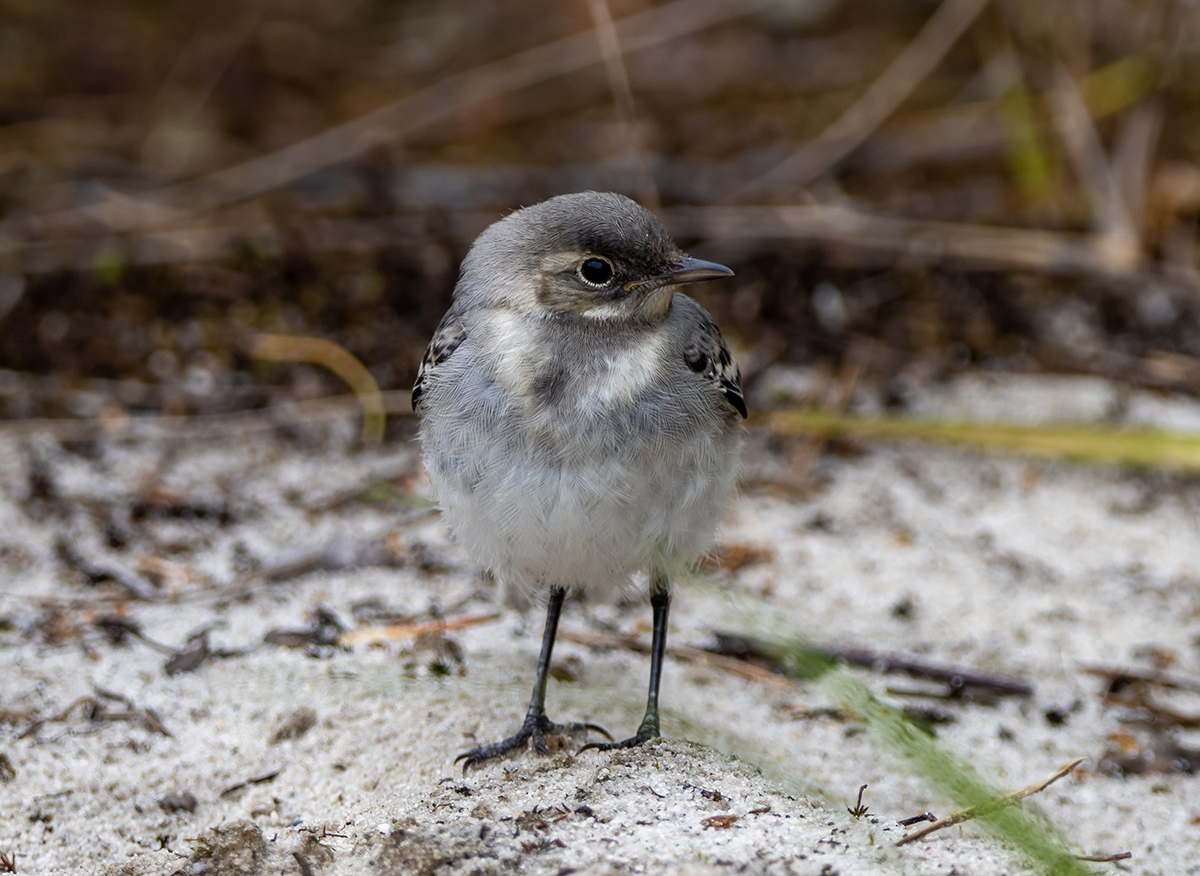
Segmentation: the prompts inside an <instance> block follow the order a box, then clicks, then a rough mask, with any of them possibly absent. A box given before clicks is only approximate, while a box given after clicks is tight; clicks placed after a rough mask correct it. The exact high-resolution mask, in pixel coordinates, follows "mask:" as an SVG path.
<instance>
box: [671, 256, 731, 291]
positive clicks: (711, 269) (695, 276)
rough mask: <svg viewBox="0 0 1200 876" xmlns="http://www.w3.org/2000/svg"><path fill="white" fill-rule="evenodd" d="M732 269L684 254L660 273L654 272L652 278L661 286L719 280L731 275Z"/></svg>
mask: <svg viewBox="0 0 1200 876" xmlns="http://www.w3.org/2000/svg"><path fill="white" fill-rule="evenodd" d="M732 276H733V271H731V270H729V268H727V267H725V266H724V265H718V264H717V263H716V262H706V261H702V260H700V259H693V258H688V257H687V256H684V257H683V258H682V259H680V260H679V261H678V262H677V263H675V264H673V265H671V267H669V268H667V270H665V271H663V272H662V273H660V274H655V276H654V278H653V279H654V280H656V281H657V282H658V283H659V284H661V285H663V286H678V285H679V284H680V283H698V282H700V281H701V280H719V279H720V278H721V277H732Z"/></svg>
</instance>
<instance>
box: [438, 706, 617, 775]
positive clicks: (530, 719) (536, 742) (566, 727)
mask: <svg viewBox="0 0 1200 876" xmlns="http://www.w3.org/2000/svg"><path fill="white" fill-rule="evenodd" d="M588 730H594V731H595V732H597V733H599V734H600V735H602V736H603V737H604V738H605V739H609V740H611V739H612V735H611V734H610V733H609V732H608V731H607V730H605V729H604V728H603V727H601V726H600V725H598V724H582V723H576V724H555V723H553V722H552V721H551V720H550V719H549V718H547V717H546V716H545V715H539V716H527V717H526V718H525V723H524V724H522V725H521V729H520V730H518V731H517V732H516V733H514V734H513V735H512V736H509V737H508V738H507V739H501V740H500V741H499V742H492V743H489V744H487V745H478V746H476V747H475V748H472V749H471V750H470V751H464V752H463V753H462V754H460V755H459V756H458V757H456V758H454V762H455V763H459V762H460V761H461V762H462V765H463V775H466V774H467V770H469V769H470V768H471V767H473V766H478V765H479V764H481V763H483V762H485V761H488V760H491V759H492V758H496V757H500V756H502V755H505V754H508V753H509V752H510V751H516V750H518V749H520V748H523V747H524V746H525V743H527V742H529V741H531V740H532V742H533V750H534V751H536V752H537V753H538V754H548V753H549V751H550V749H549V748H548V747H547V746H546V737H547V736H560V735H566V734H572V733H583V732H587V731H588Z"/></svg>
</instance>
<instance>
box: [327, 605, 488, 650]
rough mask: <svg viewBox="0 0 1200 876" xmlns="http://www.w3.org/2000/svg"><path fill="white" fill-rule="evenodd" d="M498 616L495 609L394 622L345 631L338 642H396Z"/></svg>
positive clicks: (475, 624)
mask: <svg viewBox="0 0 1200 876" xmlns="http://www.w3.org/2000/svg"><path fill="white" fill-rule="evenodd" d="M498 617H500V613H499V612H495V611H493V612H490V613H488V614H461V615H458V616H456V617H445V618H439V619H437V620H431V621H423V622H421V623H418V624H393V625H392V626H389V627H377V628H375V629H367V630H355V631H354V632H351V633H343V634H342V635H341V636H340V637H339V639H338V642H339V644H342V645H376V644H379V643H381V642H394V641H396V640H398V639H415V638H416V637H417V636H424V635H428V634H429V633H444V632H446V631H448V630H461V629H463V628H464V627H473V626H477V625H479V624H484V623H488V622H489V621H494V620H495V619H496V618H498Z"/></svg>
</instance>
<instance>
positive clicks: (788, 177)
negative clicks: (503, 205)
mask: <svg viewBox="0 0 1200 876" xmlns="http://www.w3.org/2000/svg"><path fill="white" fill-rule="evenodd" d="M985 3H987V0H943V2H942V4H941V5H940V6H938V8H937V11H936V12H934V13H933V15H931V16H930V17H929V20H928V21H927V22H926V23H925V26H924V27H923V28H921V32H920V33H918V34H917V36H916V38H915V39H913V41H912V42H910V43H909V44H908V45H907V46H905V47H904V50H903V51H902V52H901V53H900V54H899V55H898V56H897V57H896V59H895V60H894V61H892V63H891V64H889V65H888V68H887V69H886V70H885V71H884V72H883V75H882V76H880V77H879V78H878V79H876V80H875V82H874V83H873V84H872V85H871V87H870V88H869V89H867V93H866V94H864V95H863V96H862V97H861V98H859V100H858V102H857V103H855V104H854V105H853V106H852V107H850V109H848V110H846V112H845V113H843V114H842V115H841V117H840V118H838V120H837V121H836V122H834V123H833V124H832V125H830V126H829V127H828V128H826V129H825V130H824V131H822V132H821V133H820V134H819V135H818V136H817V137H816V139H814V140H811V141H809V142H808V143H806V144H805V145H804V146H802V147H801V148H800V149H799V150H798V151H797V152H795V153H793V154H792V155H791V156H790V157H789V158H787V159H786V160H785V161H783V162H782V163H781V164H779V165H776V166H775V167H774V168H772V169H771V170H770V171H768V172H767V173H765V174H763V175H762V176H761V177H759V178H758V179H757V180H754V181H753V182H751V183H749V184H748V185H747V186H745V188H743V189H742V190H741V191H740V192H738V193H737V196H738V197H739V199H742V200H744V199H745V198H747V197H749V196H753V195H759V194H762V193H764V192H768V191H771V190H773V189H777V188H780V187H785V186H790V185H797V184H798V185H802V186H803V185H808V184H809V183H811V182H812V181H813V180H815V179H816V178H817V177H819V176H821V175H822V174H823V173H825V172H826V171H828V170H829V169H830V168H832V167H833V166H834V165H835V164H837V163H838V162H839V161H841V160H842V159H843V158H844V157H846V155H847V154H849V153H850V151H851V150H853V149H854V148H855V147H856V146H858V145H859V144H860V143H862V142H863V141H864V140H865V139H867V137H868V136H870V134H871V132H872V131H874V130H875V129H876V128H878V127H879V125H880V124H881V123H882V122H883V120H884V119H886V118H887V117H888V116H889V115H891V114H892V112H893V111H894V110H895V109H896V107H898V106H899V105H900V103H901V101H903V100H904V98H905V97H907V96H908V95H909V93H910V92H911V91H912V90H913V89H914V88H915V87H916V86H917V84H918V83H919V82H920V81H921V80H922V79H924V78H925V77H926V76H928V75H929V73H930V71H931V70H933V68H934V67H936V66H937V64H938V62H939V61H941V59H942V58H943V57H944V56H945V54H946V52H948V51H950V47H951V46H953V45H954V44H955V43H956V42H957V41H958V38H959V37H960V36H962V33H963V31H965V30H966V29H967V27H968V26H969V25H970V24H971V22H972V21H974V20H975V17H976V16H977V15H978V14H979V12H980V10H981V9H983V7H984V4H985Z"/></svg>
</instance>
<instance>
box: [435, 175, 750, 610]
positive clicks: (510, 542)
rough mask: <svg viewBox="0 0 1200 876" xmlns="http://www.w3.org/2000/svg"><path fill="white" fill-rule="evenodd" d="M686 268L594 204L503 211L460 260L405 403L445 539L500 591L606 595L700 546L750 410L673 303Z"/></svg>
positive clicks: (674, 251)
mask: <svg viewBox="0 0 1200 876" xmlns="http://www.w3.org/2000/svg"><path fill="white" fill-rule="evenodd" d="M588 258H601V259H604V260H607V261H608V263H609V264H610V265H611V267H612V273H613V280H612V282H611V283H609V284H608V285H607V286H601V285H598V284H592V283H589V282H588V281H587V279H585V277H583V276H581V275H580V266H581V265H582V264H583V262H584V261H586V260H587V259H588ZM684 258H685V257H684V256H683V254H682V253H681V252H680V251H679V249H678V248H677V247H676V246H675V244H674V243H673V242H672V241H671V239H670V238H669V237H668V236H667V233H666V231H665V229H664V228H663V227H662V224H661V223H660V222H659V221H658V219H657V218H655V216H654V215H653V214H652V213H650V212H649V211H647V210H645V209H643V208H642V207H640V206H638V205H637V204H635V203H634V202H633V201H631V200H629V199H628V198H624V197H622V196H620V195H613V194H598V193H595V192H587V193H583V194H577V195H565V196H562V197H558V198H554V199H552V200H549V201H546V202H544V203H542V204H538V205H536V206H534V207H529V208H526V209H523V210H518V211H517V212H515V213H512V214H511V215H509V216H508V217H506V218H505V219H502V220H500V221H499V222H497V223H495V224H494V225H492V226H491V227H490V228H488V229H487V230H486V231H485V232H484V233H483V234H482V235H480V237H479V239H478V240H477V241H476V242H475V245H474V246H473V247H472V248H471V251H470V252H469V253H468V255H467V257H466V259H465V260H464V261H463V265H462V274H461V278H460V280H459V283H458V286H457V288H456V289H455V293H454V303H453V305H452V307H451V308H450V310H449V312H448V313H447V314H446V316H445V318H444V319H443V320H442V323H441V325H440V326H439V328H438V330H437V332H436V334H435V336H434V339H433V341H432V343H431V344H430V346H429V350H428V352H427V353H426V357H425V361H424V363H423V365H422V369H421V373H420V376H419V377H418V380H417V384H416V386H415V387H414V390H413V398H414V406H415V407H416V409H417V412H418V413H419V414H420V416H421V430H420V435H421V443H422V447H423V450H424V456H425V465H426V469H427V471H428V472H429V476H430V479H431V480H432V482H433V485H434V489H435V491H436V493H437V495H438V498H439V500H440V502H441V506H442V510H443V513H444V516H445V518H446V520H447V522H448V523H449V525H450V528H451V530H452V531H453V532H454V534H455V536H456V537H457V539H458V540H459V542H460V543H461V544H462V545H463V546H464V547H465V548H466V549H467V550H468V551H469V552H470V554H471V555H472V556H473V557H474V558H475V559H476V560H477V561H478V562H480V563H481V564H482V565H484V566H486V567H487V568H489V569H491V570H492V571H494V572H495V573H496V575H497V576H498V577H499V578H500V580H501V581H502V582H504V583H505V584H506V585H507V586H509V587H516V588H519V589H521V590H524V591H526V592H527V593H532V592H534V591H545V589H546V588H548V587H550V586H560V587H564V588H566V589H568V590H570V589H588V590H590V591H594V592H599V593H601V594H606V593H610V592H611V591H612V590H613V589H614V588H618V587H620V586H622V585H624V584H625V583H626V582H628V580H629V578H630V575H631V574H632V573H634V572H636V571H639V570H647V569H649V570H653V571H656V572H658V573H660V577H661V578H663V579H669V578H671V577H674V575H675V574H677V573H678V572H679V571H681V569H682V567H683V566H685V565H686V564H687V563H688V562H690V561H691V560H692V559H694V558H695V557H696V556H697V555H698V554H699V553H701V552H702V551H703V550H704V549H705V548H706V547H707V545H708V544H709V542H710V541H711V539H712V535H713V531H714V528H715V525H716V523H717V520H718V518H719V517H720V515H721V512H722V510H723V509H724V507H725V505H726V502H727V500H728V498H729V496H730V494H731V492H732V491H733V487H734V479H735V476H736V471H737V464H738V455H739V449H740V445H741V440H742V432H743V429H742V427H741V424H740V421H741V418H742V416H744V415H745V404H744V402H743V400H742V394H741V377H740V374H739V373H738V370H737V365H736V364H735V363H734V362H733V360H732V358H731V357H730V355H729V352H728V350H727V349H726V347H725V344H724V342H723V340H722V338H721V333H720V331H719V330H718V329H717V327H716V326H715V325H714V324H713V322H712V319H711V318H710V317H709V315H708V314H707V313H706V312H705V311H704V309H703V308H702V307H700V305H699V304H697V303H696V302H695V301H693V300H692V299H691V298H688V297H687V296H685V295H682V294H679V293H677V292H675V291H674V290H675V285H674V283H673V279H674V278H673V277H671V276H670V273H669V272H670V271H671V269H672V266H680V265H683V264H685V262H684ZM689 262H690V263H691V264H702V265H707V263H696V262H694V261H692V260H689ZM592 267H595V266H592ZM707 267H709V268H717V267H719V266H707ZM677 272H679V273H682V272H680V271H678V268H677ZM594 273H597V274H598V275H599V276H602V275H603V273H604V271H603V269H600V270H598V271H597V272H594ZM664 273H666V274H667V280H666V281H665V282H664V281H663V280H662V279H656V278H661V277H662V276H663V275H664ZM693 273H694V274H696V275H697V278H700V279H702V278H707V277H709V276H716V275H718V273H714V272H713V271H711V270H710V271H708V272H704V271H693ZM701 275H702V276H701Z"/></svg>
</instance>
